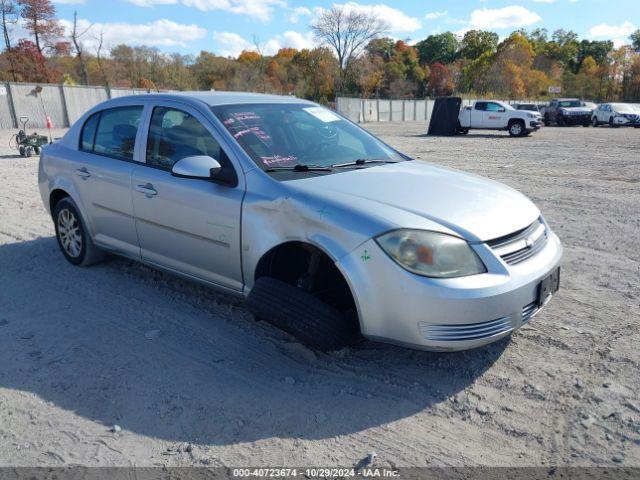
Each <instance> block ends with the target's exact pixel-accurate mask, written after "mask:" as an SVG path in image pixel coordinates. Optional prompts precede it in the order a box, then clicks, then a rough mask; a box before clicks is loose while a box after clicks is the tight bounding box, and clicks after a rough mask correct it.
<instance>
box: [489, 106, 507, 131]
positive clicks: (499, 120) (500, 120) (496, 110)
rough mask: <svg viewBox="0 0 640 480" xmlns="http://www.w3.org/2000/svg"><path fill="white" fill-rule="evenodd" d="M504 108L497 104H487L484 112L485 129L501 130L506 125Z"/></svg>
mask: <svg viewBox="0 0 640 480" xmlns="http://www.w3.org/2000/svg"><path fill="white" fill-rule="evenodd" d="M506 115H507V114H506V110H505V108H504V107H503V106H502V105H500V104H499V103H495V102H487V111H486V112H484V124H485V126H486V127H487V128H503V127H505V126H506V125H507V122H506V121H505V117H506Z"/></svg>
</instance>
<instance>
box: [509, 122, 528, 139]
mask: <svg viewBox="0 0 640 480" xmlns="http://www.w3.org/2000/svg"><path fill="white" fill-rule="evenodd" d="M515 125H518V126H519V127H520V131H519V132H518V133H514V132H513V131H512V130H511V129H512V128H513V127H514V126H515ZM524 132H525V127H524V125H523V123H522V122H520V121H516V122H512V123H511V125H509V135H511V136H512V137H520V136H522V135H524Z"/></svg>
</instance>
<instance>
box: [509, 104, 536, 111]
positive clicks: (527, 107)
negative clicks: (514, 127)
mask: <svg viewBox="0 0 640 480" xmlns="http://www.w3.org/2000/svg"><path fill="white" fill-rule="evenodd" d="M513 108H515V109H516V110H526V111H528V112H540V107H539V106H538V105H537V104H535V103H515V104H513Z"/></svg>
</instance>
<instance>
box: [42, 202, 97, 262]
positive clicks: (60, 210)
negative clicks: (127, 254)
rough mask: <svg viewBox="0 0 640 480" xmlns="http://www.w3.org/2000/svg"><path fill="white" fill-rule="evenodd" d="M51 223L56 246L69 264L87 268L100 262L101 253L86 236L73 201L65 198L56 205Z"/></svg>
mask: <svg viewBox="0 0 640 480" xmlns="http://www.w3.org/2000/svg"><path fill="white" fill-rule="evenodd" d="M53 221H54V225H55V229H56V238H57V240H58V246H59V247H60V250H61V251H62V255H64V258H66V259H67V261H68V262H69V263H71V264H73V265H82V266H87V265H91V264H93V263H97V262H99V261H100V260H102V258H103V253H102V251H101V250H100V249H99V248H98V247H96V246H95V245H94V243H93V241H92V240H91V237H90V236H89V235H88V234H87V229H86V228H85V224H84V222H83V221H82V217H81V216H80V213H79V212H78V208H77V207H76V204H75V203H74V202H73V200H71V199H70V198H69V197H67V198H63V199H62V200H60V201H59V202H58V203H57V205H56V207H55V209H54V211H53Z"/></svg>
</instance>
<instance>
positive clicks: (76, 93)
mask: <svg viewBox="0 0 640 480" xmlns="http://www.w3.org/2000/svg"><path fill="white" fill-rule="evenodd" d="M62 90H63V92H64V99H65V102H66V105H67V116H68V118H69V123H70V124H72V123H74V122H75V121H76V120H78V119H79V118H80V117H81V116H82V115H83V114H84V112H86V111H87V110H89V109H90V108H91V107H93V106H95V105H97V104H98V103H101V102H104V101H105V100H107V99H108V98H109V93H108V92H107V89H106V88H99V87H70V86H64V87H62Z"/></svg>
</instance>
